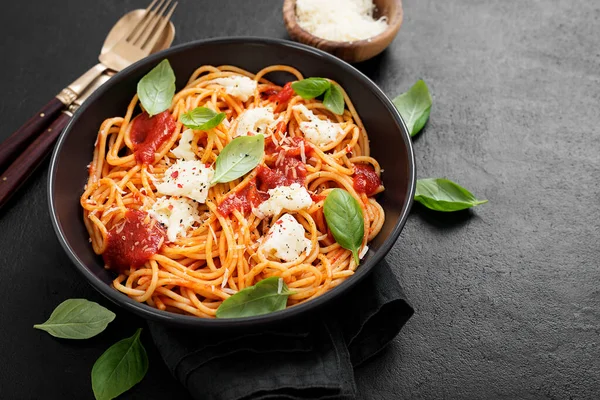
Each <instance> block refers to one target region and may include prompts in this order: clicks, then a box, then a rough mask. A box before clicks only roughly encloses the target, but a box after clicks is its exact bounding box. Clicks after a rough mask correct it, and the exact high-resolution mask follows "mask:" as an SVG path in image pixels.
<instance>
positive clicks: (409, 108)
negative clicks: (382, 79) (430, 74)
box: [393, 80, 432, 136]
mask: <svg viewBox="0 0 600 400" xmlns="http://www.w3.org/2000/svg"><path fill="white" fill-rule="evenodd" d="M393 103H394V105H395V106H396V108H397V109H398V111H399V112H400V115H402V119H403V120H404V123H405V124H406V127H407V128H408V132H409V133H410V136H415V135H416V134H417V133H419V132H420V131H421V129H423V126H425V123H426V122H427V119H429V113H430V112H431V104H432V100H431V95H430V94H429V89H428V88H427V85H426V84H425V82H424V81H423V80H418V81H417V83H415V84H414V85H413V87H411V88H410V89H409V90H408V92H406V93H402V94H401V95H400V96H398V97H396V98H395V99H394V100H393Z"/></svg>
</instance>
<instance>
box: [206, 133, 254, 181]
mask: <svg viewBox="0 0 600 400" xmlns="http://www.w3.org/2000/svg"><path fill="white" fill-rule="evenodd" d="M264 153H265V138H264V136H263V135H255V136H240V137H238V138H235V139H233V140H232V141H231V142H230V143H229V144H228V145H227V146H225V148H223V150H222V151H221V153H220V154H219V156H218V157H217V161H216V163H215V176H214V178H213V180H212V182H211V184H215V183H219V182H231V181H232V180H234V179H237V178H239V177H240V176H243V175H245V174H247V173H248V172H250V171H251V170H252V168H254V167H256V166H257V165H258V163H259V162H260V160H262V157H263V154H264Z"/></svg>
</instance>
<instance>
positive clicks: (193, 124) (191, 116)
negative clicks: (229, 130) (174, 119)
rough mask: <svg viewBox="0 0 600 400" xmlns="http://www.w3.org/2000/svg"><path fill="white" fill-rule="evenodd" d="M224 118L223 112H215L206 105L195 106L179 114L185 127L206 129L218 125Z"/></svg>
mask: <svg viewBox="0 0 600 400" xmlns="http://www.w3.org/2000/svg"><path fill="white" fill-rule="evenodd" d="M224 119H225V113H217V112H215V111H213V110H211V109H210V108H207V107H196V108H194V109H193V110H191V111H189V112H186V113H184V114H182V115H181V122H182V123H183V125H185V127H186V128H190V129H195V130H199V131H207V130H209V129H212V128H214V127H215V126H218V125H219V124H220V123H221V122H222V121H223V120H224Z"/></svg>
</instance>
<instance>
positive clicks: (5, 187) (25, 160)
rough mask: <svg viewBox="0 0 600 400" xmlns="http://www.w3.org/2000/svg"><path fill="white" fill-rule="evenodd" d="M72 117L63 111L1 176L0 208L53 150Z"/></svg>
mask: <svg viewBox="0 0 600 400" xmlns="http://www.w3.org/2000/svg"><path fill="white" fill-rule="evenodd" d="M61 104H62V103H61ZM70 119H71V116H70V115H68V114H66V113H61V114H60V115H59V116H58V118H56V120H55V121H54V122H53V123H52V125H50V127H49V128H48V129H47V130H46V131H45V132H44V133H43V134H42V135H40V136H38V138H37V139H35V141H34V142H33V143H31V144H30V145H29V146H28V147H27V148H26V149H25V151H23V152H22V153H21V154H20V155H19V157H18V158H17V159H16V160H15V161H14V162H13V163H12V164H10V166H9V167H8V168H7V169H6V171H4V173H3V174H2V175H1V176H0V208H2V206H4V204H6V202H7V201H8V199H9V198H10V197H11V196H12V195H13V194H14V193H15V192H16V191H17V190H18V189H19V187H21V185H22V184H23V183H25V182H26V181H27V179H28V178H29V177H30V176H31V174H32V173H33V171H35V170H36V169H37V167H39V166H40V164H42V161H44V159H45V158H46V157H47V156H48V155H49V154H50V153H51V152H52V148H53V147H54V144H55V143H56V139H58V136H59V135H60V133H61V132H62V130H63V129H64V127H65V126H67V123H68V122H69V120H70Z"/></svg>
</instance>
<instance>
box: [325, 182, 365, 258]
mask: <svg viewBox="0 0 600 400" xmlns="http://www.w3.org/2000/svg"><path fill="white" fill-rule="evenodd" d="M323 213H324V214H325V220H326V221H327V226H328V227H329V230H330V231H331V234H332V235H333V238H334V239H335V241H336V242H338V243H339V245H340V246H342V247H343V248H345V249H347V250H350V251H351V252H352V255H354V261H356V264H357V265H358V263H359V262H360V260H359V258H358V249H359V248H360V245H361V244H362V240H363V235H364V233H365V221H364V219H363V213H362V208H360V204H358V201H357V200H356V199H355V198H354V197H352V195H351V194H350V193H348V192H347V191H345V190H343V189H333V190H332V191H331V192H329V194H328V195H327V198H326V199H325V202H324V203H323Z"/></svg>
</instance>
